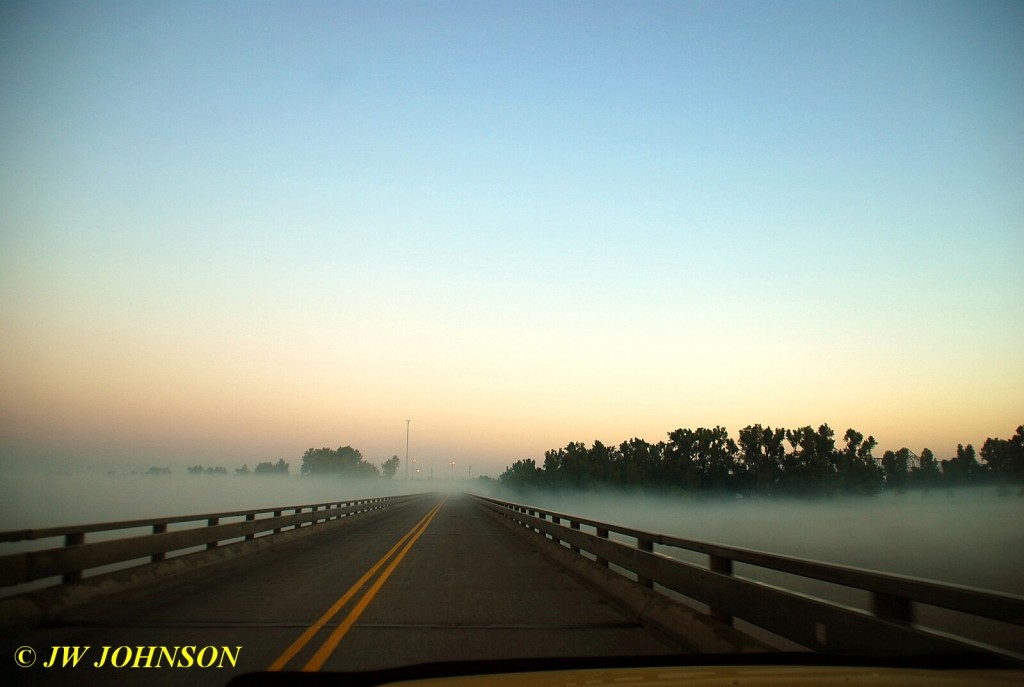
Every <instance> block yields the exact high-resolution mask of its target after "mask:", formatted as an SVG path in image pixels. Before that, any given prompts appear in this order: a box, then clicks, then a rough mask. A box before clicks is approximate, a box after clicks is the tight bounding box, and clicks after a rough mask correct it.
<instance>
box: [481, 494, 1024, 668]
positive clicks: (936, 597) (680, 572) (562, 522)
mask: <svg viewBox="0 0 1024 687" xmlns="http://www.w3.org/2000/svg"><path fill="white" fill-rule="evenodd" d="M477 498H479V500H480V502H481V503H482V504H483V505H484V506H485V507H487V508H489V509H491V510H492V511H494V512H496V513H498V514H500V515H502V516H504V517H505V518H508V519H510V520H511V521H513V522H514V523H516V524H517V525H521V526H522V527H523V528H524V530H526V531H533V532H535V533H538V534H540V535H543V536H544V537H546V538H547V539H549V540H551V541H552V542H553V543H554V544H557V545H560V546H561V547H563V549H566V550H568V551H571V552H573V553H575V554H579V555H580V556H584V553H586V554H588V557H589V559H590V560H592V561H593V563H594V564H596V565H598V566H601V567H604V568H608V567H611V568H612V569H616V571H617V572H619V573H622V574H624V575H627V576H629V577H630V579H633V580H635V582H636V583H638V584H639V585H642V586H643V587H646V588H650V589H658V590H665V591H667V592H669V593H672V592H674V593H676V594H679V595H682V596H684V597H687V598H688V599H691V600H694V601H697V602H699V603H700V604H704V605H706V606H707V608H708V609H709V612H710V615H711V616H713V617H715V618H717V619H718V620H720V621H723V622H725V623H727V624H729V625H732V624H733V623H734V619H741V620H743V621H746V622H747V623H750V624H751V625H753V626H756V627H759V628H762V629H764V630H767V631H769V632H771V633H774V634H775V635H777V636H780V637H783V638H785V639H787V640H790V641H792V642H795V643H797V644H799V645H801V646H804V647H807V648H809V649H813V650H817V651H826V652H832V653H844V654H864V655H877V654H884V655H890V656H891V655H893V654H900V655H914V656H916V655H927V654H950V653H964V652H977V651H979V650H980V651H983V652H988V653H995V654H999V655H1000V656H1003V657H1004V658H1007V659H1009V660H1011V661H1013V662H1015V663H1021V662H1024V655H1022V651H1021V648H1022V645H1021V642H1022V641H1024V633H1022V632H1021V630H1020V629H1019V628H1020V627H1021V626H1024V597H1021V596H1016V595H1010V594H1001V593H996V592H990V591H984V590H978V589H973V588H969V587H963V586H957V585H951V584H943V583H938V582H932V581H928V580H921V579H917V578H911V577H905V576H900V575H891V574H884V573H879V572H875V571H870V570H863V569H857V568H851V567H844V566H838V565H831V564H827V563H820V562H816V561H810V560H804V559H799V558H793V557H788V556H780V555H774V554H770V553H765V552H760V551H753V550H748V549H742V548H735V547H729V546H721V545H719V544H714V543H710V542H704V541H698V540H693V539H684V538H681V537H673V536H668V535H663V534H658V533H655V532H647V531H643V530H638V529H634V528H630V527H622V526H618V525H614V524H610V523H606V522H600V521H597V520H592V519H588V518H583V517H578V516H574V515H568V514H565V513H558V512H554V511H550V510H545V509H541V508H537V507H535V506H528V505H523V504H517V503H510V502H507V501H501V500H497V499H490V498H483V497H477ZM655 546H658V547H659V549H658V550H657V551H656V550H655V548H654V547H655ZM684 552H686V553H685V555H689V554H693V553H696V554H703V555H706V556H707V559H706V560H707V564H706V566H705V565H700V564H696V563H691V562H686V561H683V560H679V557H681V556H680V554H681V553H684ZM685 555H684V556H682V557H685ZM691 558H692V556H691ZM735 564H745V565H746V566H752V567H749V568H746V570H745V573H744V576H742V577H741V576H737V575H734V566H735ZM758 568H759V569H762V570H770V571H778V572H782V573H786V574H787V575H788V576H793V577H791V578H789V579H791V580H794V583H793V584H791V585H787V586H788V587H790V588H787V589H782V588H780V585H778V584H775V583H773V584H771V585H769V584H765V583H763V582H758V581H755V580H754V579H751V577H756V569H758ZM801 581H814V583H815V584H819V586H820V582H826V583H829V585H835V586H837V588H839V589H840V590H841V591H842V590H845V591H849V590H859V593H858V594H853V595H851V594H847V596H863V595H864V593H865V592H866V593H867V598H868V599H869V603H867V604H864V605H865V606H866V607H864V608H856V607H851V606H850V605H849V604H844V603H837V602H835V601H834V600H833V601H830V600H828V599H825V598H820V597H818V596H812V595H811V594H810V593H807V592H806V591H801V590H800V587H801V586H802V585H801V584H800V582H801ZM829 585H826V586H829ZM811 586H813V584H812V585H811ZM925 608H930V609H944V610H943V611H942V612H954V613H956V614H957V617H967V618H969V619H984V621H985V622H988V623H989V624H990V625H991V624H998V627H999V628H1005V630H1006V632H1005V633H1003V634H1004V636H1005V639H1007V640H1008V642H1009V644H1008V647H1003V646H995V645H993V644H992V643H985V642H981V641H978V640H977V639H972V638H971V637H969V636H966V635H960V634H959V633H957V636H951V635H950V633H949V631H948V630H946V631H942V630H935V629H929V628H926V627H924V626H923V625H922V618H921V617H919V616H920V615H924V614H919V613H918V611H919V610H924V609H925ZM948 615H950V614H949V613H947V616H948ZM993 621H994V622H993ZM957 625H958V626H960V627H971V626H972V622H959V623H957ZM989 634H991V632H990V633H989ZM997 634H998V633H997Z"/></svg>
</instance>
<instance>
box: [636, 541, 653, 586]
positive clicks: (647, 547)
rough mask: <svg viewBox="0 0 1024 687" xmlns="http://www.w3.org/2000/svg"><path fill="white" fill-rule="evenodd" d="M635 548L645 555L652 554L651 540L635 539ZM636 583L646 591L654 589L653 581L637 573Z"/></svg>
mask: <svg viewBox="0 0 1024 687" xmlns="http://www.w3.org/2000/svg"><path fill="white" fill-rule="evenodd" d="M636 548H638V549H640V550H641V551H644V552H646V553H654V541H653V540H652V539H644V538H643V537H637V538H636ZM636 581H637V582H638V583H639V584H640V585H641V586H644V587H647V588H648V589H654V580H652V579H651V578H649V577H644V576H643V575H641V574H639V573H637V576H636Z"/></svg>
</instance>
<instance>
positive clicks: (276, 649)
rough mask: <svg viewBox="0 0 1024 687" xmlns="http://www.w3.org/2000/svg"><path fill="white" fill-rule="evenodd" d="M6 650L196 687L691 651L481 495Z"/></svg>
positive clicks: (173, 584) (43, 670)
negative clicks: (638, 620) (600, 590)
mask: <svg viewBox="0 0 1024 687" xmlns="http://www.w3.org/2000/svg"><path fill="white" fill-rule="evenodd" d="M85 647H88V648H87V649H85ZM176 647H177V648H176ZM3 648H4V650H5V654H6V655H4V656H3V657H0V682H2V683H3V684H16V685H63V684H71V683H73V684H75V685H83V686H86V685H96V684H103V685H109V684H118V685H135V684H139V685H142V684H145V685H190V686H196V687H198V686H201V685H222V684H224V683H225V682H227V680H228V679H230V678H231V677H232V676H233V675H236V674H240V673H249V672H254V671H267V670H287V671H300V670H307V671H313V670H320V671H355V670H374V669H381V668H390V667H398V666H404V665H413V664H420V663H430V662H439V661H454V660H488V659H514V658H542V657H574V656H622V655H653V654H668V653H672V652H673V651H675V649H674V648H673V647H670V646H668V645H666V644H664V643H662V642H661V641H660V640H659V639H658V638H656V637H654V636H652V635H651V634H649V633H648V632H647V631H645V630H644V629H643V628H642V627H640V626H639V625H637V624H635V623H633V622H631V621H629V620H628V619H627V618H626V617H624V616H623V615H621V614H620V613H618V612H617V611H616V610H615V609H614V608H612V607H611V606H609V605H607V604H606V603H604V602H603V601H602V600H601V599H600V598H599V597H598V596H596V595H595V594H593V593H592V592H590V591H588V590H587V589H586V588H584V587H582V586H580V585H579V584H578V583H576V582H575V580H574V579H573V578H572V577H570V576H569V575H568V574H566V573H564V572H562V571H560V570H559V569H558V568H557V567H555V566H554V565H553V564H551V563H550V562H548V561H547V559H545V558H543V557H542V556H541V555H540V554H538V553H537V552H536V551H535V550H534V549H533V548H532V546H531V545H530V543H529V541H528V540H527V539H525V538H523V537H520V536H518V535H516V534H515V533H514V532H512V531H510V530H509V529H508V528H506V527H503V526H502V525H500V524H499V523H497V522H496V521H495V520H494V519H493V518H492V517H491V516H489V515H487V514H486V513H485V512H484V510H483V509H482V508H480V507H479V506H478V505H476V504H474V503H473V501H472V499H470V498H468V497H463V496H448V497H445V496H440V495H429V496H424V497H422V498H419V499H415V500H413V501H411V502H409V503H407V504H404V505H401V506H397V507H395V508H393V509H389V511H388V512H387V513H386V514H384V515H381V516H378V517H371V518H367V520H366V522H365V523H358V522H357V520H354V521H353V523H352V524H351V525H350V526H347V527H344V528H340V529H337V530H334V531H329V532H325V533H323V534H318V535H314V536H310V537H306V538H305V539H302V540H299V541H295V542H292V543H289V544H284V545H282V546H280V547H276V548H274V549H273V550H267V551H262V552H259V553H254V554H252V555H248V556H243V557H240V558H238V559H235V560H231V561H229V562H225V563H222V564H218V565H216V566H211V567H209V568H207V569H205V570H204V571H201V572H198V573H191V574H189V575H187V576H185V577H182V578H177V579H174V580H173V581H168V582H166V583H162V584H160V585H159V586H154V587H153V588H150V589H146V590H143V591H139V592H133V593H125V594H119V595H117V596H115V597H112V598H109V599H107V600H106V601H104V603H103V604H102V605H96V604H94V605H92V606H91V607H89V608H87V609H84V610H80V611H78V612H75V613H73V614H70V615H68V616H66V617H65V618H64V619H62V620H61V621H60V622H59V623H53V624H50V625H48V626H44V627H37V628H34V629H32V630H28V631H23V632H13V633H10V632H9V633H6V634H5V635H4V637H3ZM76 648H77V649H76ZM33 659H34V662H33V664H32V665H31V666H28V667H19V663H21V664H27V663H28V662H29V661H30V660H33ZM46 664H50V667H46ZM118 666H121V667H118ZM136 666H138V667H136Z"/></svg>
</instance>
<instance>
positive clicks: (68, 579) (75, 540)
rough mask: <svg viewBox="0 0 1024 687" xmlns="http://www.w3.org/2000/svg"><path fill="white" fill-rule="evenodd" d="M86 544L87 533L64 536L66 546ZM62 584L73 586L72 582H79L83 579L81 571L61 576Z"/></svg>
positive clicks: (73, 571)
mask: <svg viewBox="0 0 1024 687" xmlns="http://www.w3.org/2000/svg"><path fill="white" fill-rule="evenodd" d="M84 543H85V532H78V533H77V534H65V535H64V546H81V545H82V544H84ZM60 579H61V582H63V583H64V584H71V583H72V582H78V581H80V580H81V579H82V571H81V570H72V571H71V572H66V573H64V574H63V575H61V576H60Z"/></svg>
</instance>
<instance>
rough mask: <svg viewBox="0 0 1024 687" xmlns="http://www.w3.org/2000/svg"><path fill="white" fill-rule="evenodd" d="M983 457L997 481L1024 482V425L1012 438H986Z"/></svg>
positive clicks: (982, 450)
mask: <svg viewBox="0 0 1024 687" xmlns="http://www.w3.org/2000/svg"><path fill="white" fill-rule="evenodd" d="M981 458H982V460H984V461H985V463H986V464H987V465H988V467H989V469H990V470H991V471H992V474H993V476H994V477H995V478H996V480H997V481H999V482H1001V483H1008V482H1024V425H1020V426H1019V427H1017V433H1016V434H1014V435H1013V436H1012V437H1011V438H1010V439H992V438H989V439H986V440H985V443H984V444H983V445H982V447H981Z"/></svg>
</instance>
